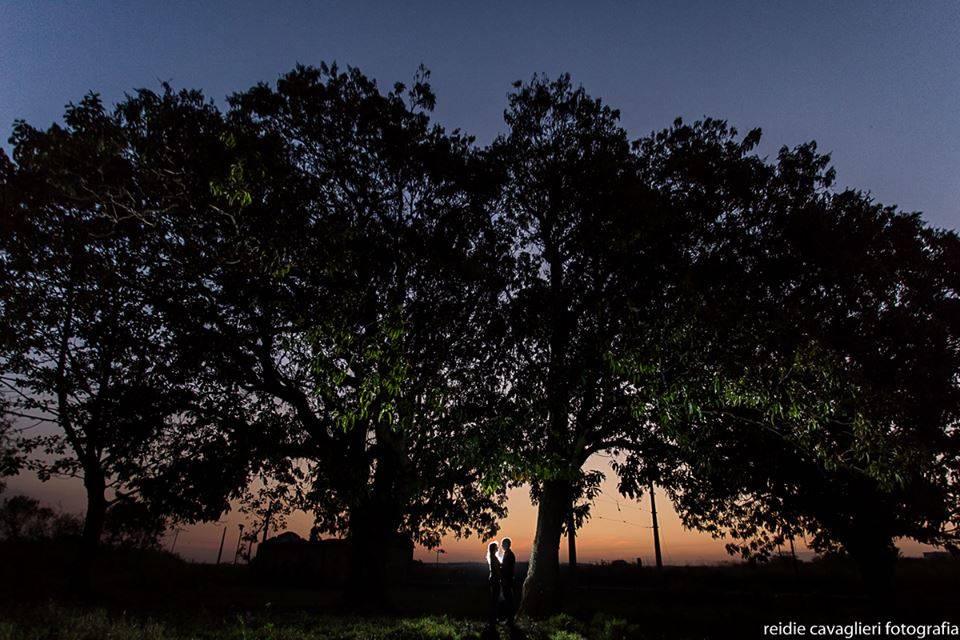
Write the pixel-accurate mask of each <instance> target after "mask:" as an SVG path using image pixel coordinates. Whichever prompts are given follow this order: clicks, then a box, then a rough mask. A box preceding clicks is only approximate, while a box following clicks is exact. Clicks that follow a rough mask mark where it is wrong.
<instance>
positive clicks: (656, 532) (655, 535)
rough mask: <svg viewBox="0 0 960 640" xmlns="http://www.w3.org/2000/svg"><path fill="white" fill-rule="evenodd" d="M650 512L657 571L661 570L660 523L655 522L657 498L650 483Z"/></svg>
mask: <svg viewBox="0 0 960 640" xmlns="http://www.w3.org/2000/svg"><path fill="white" fill-rule="evenodd" d="M650 514H651V516H652V517H653V552H654V553H655V554H656V556H657V571H662V570H663V555H662V554H661V553H660V525H659V524H657V499H656V497H655V496H654V493H653V483H652V482H651V483H650Z"/></svg>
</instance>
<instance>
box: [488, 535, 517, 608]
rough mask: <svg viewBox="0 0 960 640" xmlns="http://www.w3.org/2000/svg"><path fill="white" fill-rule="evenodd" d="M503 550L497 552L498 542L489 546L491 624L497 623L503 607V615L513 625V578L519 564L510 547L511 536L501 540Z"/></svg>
mask: <svg viewBox="0 0 960 640" xmlns="http://www.w3.org/2000/svg"><path fill="white" fill-rule="evenodd" d="M501 545H502V546H503V550H502V551H501V552H500V553H499V554H498V553H497V548H498V547H497V543H496V542H491V543H490V544H489V545H488V546H487V565H488V566H489V567H490V575H489V577H488V578H487V580H488V582H489V584H490V625H491V626H494V625H496V624H497V618H498V617H499V616H498V609H499V608H500V607H501V602H502V603H503V604H502V607H503V616H504V618H505V619H506V621H507V624H508V625H510V626H513V614H514V604H513V578H514V574H515V570H516V566H517V558H516V556H514V555H513V551H512V550H511V549H510V538H504V539H503V541H502V542H501Z"/></svg>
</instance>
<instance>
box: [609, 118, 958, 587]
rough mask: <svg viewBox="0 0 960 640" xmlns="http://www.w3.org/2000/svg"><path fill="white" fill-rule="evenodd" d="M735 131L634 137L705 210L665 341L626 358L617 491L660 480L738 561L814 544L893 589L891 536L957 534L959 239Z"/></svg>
mask: <svg viewBox="0 0 960 640" xmlns="http://www.w3.org/2000/svg"><path fill="white" fill-rule="evenodd" d="M748 138H752V139H751V140H749V143H747V144H745V142H748V141H747V140H744V141H741V140H740V139H739V138H738V137H737V135H736V132H735V131H733V130H731V129H729V128H728V127H727V126H726V125H725V124H724V123H722V122H718V121H705V122H700V123H696V124H694V125H685V124H683V123H680V122H678V123H677V124H676V125H675V126H674V127H672V128H671V129H669V130H666V131H664V132H661V133H660V134H657V135H655V136H651V137H650V138H648V139H646V140H645V141H644V142H643V143H642V144H641V145H640V151H641V155H642V158H643V160H642V163H641V164H642V165H643V172H644V173H645V174H646V176H647V179H648V181H649V182H650V183H651V184H654V185H658V188H660V189H661V190H662V191H663V192H664V193H665V194H666V195H665V198H664V200H663V202H664V206H665V207H668V208H671V209H673V210H674V211H675V214H676V215H677V216H681V217H693V216H696V215H700V214H697V213H696V212H697V211H701V212H709V216H710V218H711V219H712V220H713V222H712V224H710V225H706V226H704V229H705V231H706V233H705V235H704V236H703V239H702V242H701V243H700V245H699V247H698V250H697V251H696V252H693V253H691V255H690V258H691V259H690V261H689V263H688V265H687V267H686V269H685V273H684V277H683V278H682V280H681V281H682V282H683V283H684V285H683V286H682V287H681V288H680V289H678V291H677V294H676V295H675V296H674V298H673V300H672V305H673V312H672V313H671V314H670V315H669V318H671V321H670V322H668V323H666V324H665V325H664V326H665V331H664V333H663V336H664V338H663V340H662V344H663V348H662V349H661V350H660V352H659V354H657V355H651V354H653V353H654V351H652V350H648V351H647V352H646V353H645V355H644V356H643V357H641V358H638V359H635V360H632V361H631V362H630V366H629V367H628V368H629V369H630V370H632V371H633V372H634V373H636V374H639V375H640V376H641V377H642V378H643V379H644V380H646V381H650V380H659V381H660V389H659V390H658V392H657V393H656V394H653V397H654V398H656V402H655V405H654V407H653V410H652V411H651V407H650V406H645V407H643V408H642V409H641V411H642V412H643V413H644V415H647V416H653V417H654V420H655V422H656V426H657V428H656V429H651V430H650V431H649V435H650V436H651V437H650V439H649V440H648V441H647V443H646V445H645V447H643V448H641V449H638V450H637V451H635V452H634V453H633V454H632V456H631V457H630V458H628V460H627V462H626V464H625V465H624V469H623V470H624V471H625V473H624V483H623V487H624V489H625V490H627V491H628V492H630V493H636V492H637V491H639V490H642V488H644V487H645V486H646V482H647V481H648V479H650V478H655V479H657V480H658V481H659V482H661V483H662V484H663V485H665V486H666V487H667V488H668V491H669V492H670V495H671V497H672V498H673V499H674V501H675V503H676V504H677V507H678V510H679V512H680V514H681V516H682V518H683V519H684V522H685V523H686V524H687V525H689V526H693V527H697V528H700V529H703V530H707V531H710V532H712V533H714V534H716V535H718V536H720V535H726V536H729V537H731V538H733V542H732V543H731V545H730V547H729V548H730V549H731V550H732V551H738V552H740V553H741V554H743V555H744V556H747V557H756V556H760V557H763V556H764V555H766V554H768V553H769V552H770V549H771V548H772V547H773V546H775V545H777V544H780V543H782V542H784V541H785V540H786V539H788V538H792V537H795V536H800V535H804V536H810V543H811V544H812V546H813V547H814V548H816V549H821V550H826V549H832V548H839V549H842V550H845V551H846V552H848V553H849V554H850V555H851V556H853V558H854V559H855V560H856V561H857V563H858V564H859V566H860V567H861V570H862V571H863V573H864V576H865V578H866V579H867V581H868V584H870V585H872V586H879V585H883V584H888V583H889V580H890V577H891V569H892V561H893V559H894V558H895V557H896V549H895V547H894V540H895V539H896V538H898V537H907V538H912V539H915V540H919V541H921V542H927V543H932V544H942V545H952V544H955V540H956V538H957V534H958V531H957V523H958V512H957V508H956V504H957V500H956V498H957V477H958V476H957V471H958V465H960V442H958V434H957V429H956V421H957V411H958V408H960V406H958V393H960V389H958V386H957V382H956V380H957V373H958V368H960V351H958V344H960V343H958V340H957V337H958V331H960V324H958V319H960V316H958V303H957V285H958V283H960V280H958V272H957V265H958V253H957V252H958V248H960V244H958V240H957V237H956V235H955V234H953V233H949V232H942V231H936V230H933V229H930V228H929V227H927V226H925V225H924V224H923V222H922V220H921V219H920V217H919V216H918V215H916V214H904V213H901V212H899V211H897V210H896V209H895V208H892V207H884V206H881V205H879V204H877V203H875V202H874V201H873V200H872V199H871V198H870V197H869V196H868V195H866V194H863V193H860V192H857V191H851V190H846V191H839V192H838V191H834V190H833V189H832V188H831V187H832V182H833V171H832V170H831V169H830V168H829V165H828V161H829V158H828V157H826V156H823V155H820V154H818V153H817V152H816V147H815V145H812V144H810V145H803V146H801V147H798V148H796V149H792V150H788V149H783V150H781V152H780V154H779V156H778V158H777V161H776V162H775V163H767V162H764V161H763V160H762V159H760V158H758V157H757V156H755V155H754V154H752V153H750V151H751V148H752V143H754V142H755V141H756V135H755V134H752V135H751V136H748ZM651 371H652V372H654V373H655V375H654V376H650V375H649V372H651Z"/></svg>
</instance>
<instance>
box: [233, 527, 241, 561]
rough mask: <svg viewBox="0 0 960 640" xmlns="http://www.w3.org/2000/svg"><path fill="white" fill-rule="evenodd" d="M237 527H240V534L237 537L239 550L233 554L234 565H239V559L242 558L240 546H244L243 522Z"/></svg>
mask: <svg viewBox="0 0 960 640" xmlns="http://www.w3.org/2000/svg"><path fill="white" fill-rule="evenodd" d="M237 526H238V527H240V534H239V535H238V536H237V550H236V551H234V552H233V564H237V559H238V558H239V557H240V545H242V544H243V523H242V522H241V523H240V524H239V525H237Z"/></svg>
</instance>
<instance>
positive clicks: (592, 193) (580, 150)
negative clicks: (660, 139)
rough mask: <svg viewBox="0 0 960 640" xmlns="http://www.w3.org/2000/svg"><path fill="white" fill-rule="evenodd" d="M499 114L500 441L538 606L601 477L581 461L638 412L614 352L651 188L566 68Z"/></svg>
mask: <svg viewBox="0 0 960 640" xmlns="http://www.w3.org/2000/svg"><path fill="white" fill-rule="evenodd" d="M505 119H506V123H507V126H508V132H507V133H506V134H504V135H503V136H501V137H499V138H498V139H497V140H496V141H495V142H494V143H493V145H492V148H491V151H490V157H491V159H492V160H493V161H494V162H495V163H496V165H497V167H498V169H499V170H500V171H501V172H502V174H501V176H502V180H503V182H502V185H503V186H502V193H501V199H500V200H499V202H498V203H497V206H498V210H497V217H498V219H500V220H501V221H502V225H501V230H502V232H503V233H505V234H506V236H507V237H508V238H509V240H510V242H511V251H512V254H513V256H514V260H513V262H512V263H511V264H512V267H513V268H512V273H511V278H510V280H509V281H508V282H507V285H506V288H505V290H504V294H503V300H504V307H505V312H504V313H505V314H506V317H507V319H508V322H509V326H510V331H509V336H510V339H509V341H508V345H507V347H506V349H505V350H504V352H503V353H502V354H501V355H502V357H503V358H504V361H505V365H506V366H505V369H504V371H505V376H506V377H505V383H504V385H503V392H504V395H505V398H506V404H505V409H504V411H505V412H506V413H505V415H507V416H509V423H508V424H509V427H510V428H512V429H513V431H512V432H511V431H507V432H506V433H507V434H509V435H508V436H506V437H504V442H505V446H506V451H504V454H505V455H506V460H507V462H509V463H510V465H511V468H512V475H513V477H514V478H515V479H516V480H519V481H524V482H529V483H530V484H531V486H532V495H533V497H534V499H535V500H536V502H537V504H538V510H537V530H536V536H535V539H534V542H533V548H532V552H531V556H530V568H529V571H528V573H527V578H526V581H525V583H524V587H523V602H522V610H523V611H524V612H525V613H527V614H529V615H534V616H537V615H542V614H544V613H546V612H548V611H549V610H550V609H552V608H553V607H554V606H555V605H556V598H557V589H558V571H559V544H560V536H561V533H562V529H563V527H564V526H565V524H566V521H567V520H568V516H569V515H570V514H571V513H572V512H573V507H574V503H575V502H576V501H577V500H578V499H579V498H581V497H582V496H584V495H586V496H587V497H589V495H590V493H591V491H592V490H593V489H595V487H596V485H597V483H598V482H599V479H600V477H599V475H598V474H587V473H585V472H584V471H583V466H584V463H585V462H586V461H587V459H588V458H589V457H590V456H591V455H592V454H594V453H597V452H600V451H605V450H608V449H611V448H612V447H614V446H616V445H617V444H618V443H622V442H623V441H624V440H625V439H629V438H631V436H632V434H633V433H634V432H635V429H636V426H637V422H636V419H635V418H634V416H633V414H632V413H631V411H630V403H629V402H628V400H627V398H628V395H629V394H628V393H627V392H628V389H627V383H626V381H625V380H624V378H622V377H621V376H620V375H618V374H617V373H616V372H615V371H614V370H613V369H612V368H611V366H610V364H611V357H612V355H613V354H616V353H619V352H620V351H621V350H622V349H623V346H624V345H623V344H622V340H621V338H622V336H623V335H625V334H624V328H625V322H626V321H627V319H628V318H629V317H630V316H631V315H632V309H633V307H634V305H636V304H640V305H642V304H643V301H642V300H637V298H638V297H639V295H641V294H639V293H638V291H637V290H638V287H636V286H634V284H633V283H634V279H633V274H634V273H635V272H636V270H637V266H636V264H633V262H635V261H632V258H631V257H630V251H628V247H631V246H632V245H633V243H634V241H635V240H636V239H637V238H638V237H641V236H642V232H641V225H642V224H645V223H646V219H645V217H644V213H646V212H647V211H648V209H647V207H648V205H649V204H650V203H651V201H649V200H648V198H647V196H648V195H649V194H647V193H646V191H645V190H644V189H642V188H640V185H639V184H638V183H637V182H636V181H635V180H634V179H633V176H634V167H633V158H632V156H631V153H630V145H629V143H628V140H627V136H626V133H625V132H624V130H623V129H622V128H621V127H620V124H619V121H618V120H619V114H618V112H617V111H615V110H613V109H611V108H609V107H607V106H606V105H604V104H602V103H601V102H600V101H599V100H596V99H593V98H591V97H590V96H589V95H588V94H587V93H586V92H585V91H584V90H583V89H582V88H578V87H575V86H573V85H572V83H571V81H570V78H569V77H568V76H562V77H560V78H559V79H557V80H554V81H551V80H549V79H546V78H543V77H540V76H537V77H535V78H534V79H533V80H532V81H531V82H529V83H527V84H522V85H521V84H517V85H516V90H515V91H514V92H513V93H512V94H511V95H510V97H509V107H508V109H507V111H506V113H505ZM650 275H653V274H650Z"/></svg>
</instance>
